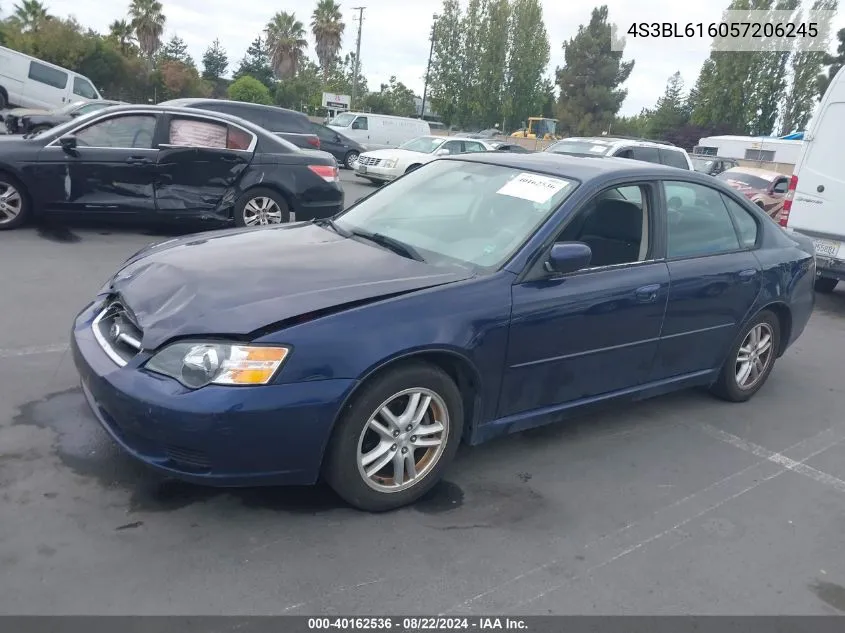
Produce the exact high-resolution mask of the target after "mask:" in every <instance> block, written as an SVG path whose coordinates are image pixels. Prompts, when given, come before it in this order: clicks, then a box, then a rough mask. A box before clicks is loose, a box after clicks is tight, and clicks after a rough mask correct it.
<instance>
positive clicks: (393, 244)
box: [352, 229, 425, 262]
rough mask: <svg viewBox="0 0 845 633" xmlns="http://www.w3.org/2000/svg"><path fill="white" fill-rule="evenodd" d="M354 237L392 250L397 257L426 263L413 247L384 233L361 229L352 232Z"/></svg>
mask: <svg viewBox="0 0 845 633" xmlns="http://www.w3.org/2000/svg"><path fill="white" fill-rule="evenodd" d="M352 235H354V236H356V237H362V238H364V239H365V240H369V241H371V242H373V243H374V244H378V245H379V246H384V247H385V248H388V249H390V250H392V251H393V252H394V253H396V254H397V255H401V256H402V257H407V258H408V259H413V260H416V261H418V262H425V259H424V258H423V256H422V255H420V254H419V253H418V252H417V251H416V250H415V249H414V247H413V246H409V245H408V244H405V242H400V241H399V240H397V239H394V238H392V237H388V236H387V235H384V234H383V233H370V232H369V231H362V230H360V229H355V230H353V231H352Z"/></svg>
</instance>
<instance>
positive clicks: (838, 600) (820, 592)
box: [810, 580, 845, 613]
mask: <svg viewBox="0 0 845 633" xmlns="http://www.w3.org/2000/svg"><path fill="white" fill-rule="evenodd" d="M810 591H812V592H813V593H814V594H816V597H818V599H819V600H821V601H822V602H824V603H825V604H827V605H829V606H831V607H833V608H834V609H836V610H837V611H841V612H843V613H845V587H843V586H842V585H837V584H834V583H832V582H825V581H823V580H817V581H816V582H814V583H812V584H811V585H810Z"/></svg>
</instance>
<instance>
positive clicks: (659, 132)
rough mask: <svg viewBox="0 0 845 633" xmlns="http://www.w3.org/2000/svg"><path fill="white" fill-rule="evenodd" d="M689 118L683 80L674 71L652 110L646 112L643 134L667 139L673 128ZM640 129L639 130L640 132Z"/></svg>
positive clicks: (683, 123) (676, 127)
mask: <svg viewBox="0 0 845 633" xmlns="http://www.w3.org/2000/svg"><path fill="white" fill-rule="evenodd" d="M688 120H689V111H688V109H687V103H686V99H685V95H684V80H683V79H682V78H681V73H680V72H676V73H675V74H674V75H672V76H671V77H670V78H669V81H668V82H667V84H666V91H665V92H664V93H663V96H662V97H660V98H659V99H658V100H657V105H656V106H655V107H654V110H653V111H650V112H648V123H647V126H646V128H645V130H642V131H644V132H645V134H644V136H649V137H651V138H655V139H658V140H669V138H668V135H670V134H671V133H672V132H674V131H675V130H678V129H680V128H681V127H682V126H683V125H685V124H686V123H687V121H688ZM642 131H641V132H642Z"/></svg>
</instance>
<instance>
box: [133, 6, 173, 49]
mask: <svg viewBox="0 0 845 633" xmlns="http://www.w3.org/2000/svg"><path fill="white" fill-rule="evenodd" d="M129 18H130V21H131V24H132V27H133V28H134V29H135V37H137V38H138V45H139V46H140V47H141V52H142V53H143V54H144V56H145V57H146V58H147V59H148V60H150V61H152V59H153V56H154V55H155V54H156V52H157V51H158V49H159V47H161V35H162V33H164V24H165V22H166V21H167V19H166V18H165V16H164V13H163V7H162V6H161V2H158V0H132V4H130V5H129Z"/></svg>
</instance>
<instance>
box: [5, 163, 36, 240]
mask: <svg viewBox="0 0 845 633" xmlns="http://www.w3.org/2000/svg"><path fill="white" fill-rule="evenodd" d="M30 209H31V207H30V201H29V198H28V197H27V195H26V192H25V191H24V188H23V185H21V183H20V182H18V180H17V179H15V178H12V177H11V176H9V175H8V174H4V173H2V172H0V231H6V230H10V229H15V228H17V227H19V226H21V225H22V224H23V223H24V222H26V221H27V219H28V218H29V214H30Z"/></svg>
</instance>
